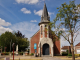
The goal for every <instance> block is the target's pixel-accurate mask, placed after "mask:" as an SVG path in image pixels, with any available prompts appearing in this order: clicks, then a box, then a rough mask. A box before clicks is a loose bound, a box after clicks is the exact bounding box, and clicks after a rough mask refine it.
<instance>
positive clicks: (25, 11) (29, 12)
mask: <svg viewBox="0 0 80 60" xmlns="http://www.w3.org/2000/svg"><path fill="white" fill-rule="evenodd" d="M21 11H22V12H23V13H25V14H31V11H30V10H27V9H26V8H22V9H21Z"/></svg>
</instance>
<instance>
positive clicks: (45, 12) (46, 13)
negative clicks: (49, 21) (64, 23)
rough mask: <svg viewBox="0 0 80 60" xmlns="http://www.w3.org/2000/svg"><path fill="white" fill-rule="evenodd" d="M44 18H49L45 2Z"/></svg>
mask: <svg viewBox="0 0 80 60" xmlns="http://www.w3.org/2000/svg"><path fill="white" fill-rule="evenodd" d="M42 17H48V11H47V7H46V4H45V2H44V8H43V13H42Z"/></svg>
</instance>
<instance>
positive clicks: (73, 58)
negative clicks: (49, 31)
mask: <svg viewBox="0 0 80 60" xmlns="http://www.w3.org/2000/svg"><path fill="white" fill-rule="evenodd" d="M71 52H72V60H75V56H74V46H73V33H72V32H71Z"/></svg>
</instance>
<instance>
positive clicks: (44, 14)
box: [39, 3, 50, 24]
mask: <svg viewBox="0 0 80 60" xmlns="http://www.w3.org/2000/svg"><path fill="white" fill-rule="evenodd" d="M49 22H50V17H49V14H48V11H47V7H46V4H45V3H44V8H43V12H42V16H41V22H40V23H39V24H41V23H49Z"/></svg>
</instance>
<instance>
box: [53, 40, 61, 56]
mask: <svg viewBox="0 0 80 60" xmlns="http://www.w3.org/2000/svg"><path fill="white" fill-rule="evenodd" d="M58 54H60V40H56V41H55V42H54V55H58Z"/></svg>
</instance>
